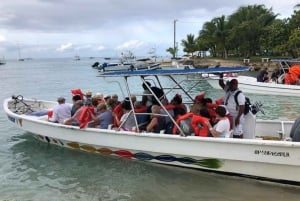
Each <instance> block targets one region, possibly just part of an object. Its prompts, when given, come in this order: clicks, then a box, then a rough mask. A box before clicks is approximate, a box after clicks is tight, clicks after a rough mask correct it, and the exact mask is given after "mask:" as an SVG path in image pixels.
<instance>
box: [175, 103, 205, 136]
mask: <svg viewBox="0 0 300 201" xmlns="http://www.w3.org/2000/svg"><path fill="white" fill-rule="evenodd" d="M199 110H200V107H199V105H198V104H194V105H192V106H191V109H190V112H188V113H186V114H184V115H181V116H179V117H178V118H177V119H176V123H177V124H178V125H179V126H180V128H181V130H182V131H183V133H184V135H186V136H187V135H196V136H201V137H207V136H208V134H209V131H208V126H207V123H206V122H207V121H209V119H208V118H206V117H203V116H200V115H198V113H199V112H200V111H199ZM173 134H178V128H177V126H176V125H174V128H173Z"/></svg>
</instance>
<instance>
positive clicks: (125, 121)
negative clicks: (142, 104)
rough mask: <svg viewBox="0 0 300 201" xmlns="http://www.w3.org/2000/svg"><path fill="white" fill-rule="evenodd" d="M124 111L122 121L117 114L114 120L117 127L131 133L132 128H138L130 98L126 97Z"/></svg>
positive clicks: (122, 105)
mask: <svg viewBox="0 0 300 201" xmlns="http://www.w3.org/2000/svg"><path fill="white" fill-rule="evenodd" d="M121 107H122V110H123V112H124V114H123V115H122V117H121V119H119V117H118V116H117V115H116V114H113V115H114V119H115V121H116V125H117V126H118V127H120V126H121V128H120V129H121V130H126V131H130V130H132V128H134V127H136V124H135V120H134V116H133V113H132V108H131V104H130V101H129V98H128V97H126V98H125V99H124V101H123V102H122V103H121Z"/></svg>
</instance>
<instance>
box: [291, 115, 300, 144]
mask: <svg viewBox="0 0 300 201" xmlns="http://www.w3.org/2000/svg"><path fill="white" fill-rule="evenodd" d="M290 137H291V138H292V141H293V142H300V117H298V118H297V119H296V120H295V122H294V124H293V126H292V129H291V132H290Z"/></svg>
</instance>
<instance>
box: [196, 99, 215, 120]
mask: <svg viewBox="0 0 300 201" xmlns="http://www.w3.org/2000/svg"><path fill="white" fill-rule="evenodd" d="M196 104H197V105H199V111H198V113H197V114H198V115H201V116H203V117H206V118H209V119H210V123H211V124H214V122H215V119H216V112H215V110H214V109H215V108H214V107H215V104H212V100H211V99H210V98H203V99H201V100H200V101H198V102H197V103H196Z"/></svg>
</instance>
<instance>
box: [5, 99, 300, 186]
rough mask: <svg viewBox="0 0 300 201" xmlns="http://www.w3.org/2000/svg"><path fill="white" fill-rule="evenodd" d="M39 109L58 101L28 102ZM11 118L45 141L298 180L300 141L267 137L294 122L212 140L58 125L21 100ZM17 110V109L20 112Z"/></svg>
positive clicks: (10, 104) (11, 107)
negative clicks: (31, 111)
mask: <svg viewBox="0 0 300 201" xmlns="http://www.w3.org/2000/svg"><path fill="white" fill-rule="evenodd" d="M25 101H26V103H27V104H28V105H30V107H31V108H32V109H34V110H35V111H37V109H40V110H44V109H51V108H53V106H54V105H55V104H56V103H55V102H45V101H35V100H25ZM4 110H5V112H6V114H7V116H8V119H9V120H11V121H12V122H14V123H15V124H16V125H18V127H20V128H21V129H23V130H25V131H28V132H30V133H32V134H33V135H34V136H35V137H36V138H37V139H39V140H42V141H44V142H47V143H51V144H55V145H59V146H63V147H67V148H72V149H77V150H82V151H88V152H93V153H101V154H108V155H117V156H121V157H127V158H131V159H138V160H143V161H149V162H155V163H164V164H168V165H177V166H183V167H189V168H197V169H205V170H212V171H217V172H222V173H231V174H239V175H247V176H251V177H259V178H263V179H270V180H276V181H281V182H291V183H296V184H297V182H300V168H299V167H300V157H299V156H300V143H297V142H291V141H283V140H282V141H279V140H277V141H276V140H263V138H265V139H266V136H271V137H272V138H274V139H275V138H277V139H279V137H280V135H279V134H278V132H284V133H283V136H286V135H288V133H289V130H290V128H291V126H292V124H293V122H291V121H286V122H283V121H263V120H261V121H257V123H256V130H255V136H256V139H232V138H209V137H197V136H188V137H182V136H179V135H169V134H157V133H156V134H155V133H134V132H128V131H115V130H106V129H96V128H84V129H79V128H78V127H74V126H66V125H61V124H55V123H51V122H48V121H47V116H46V115H44V116H41V117H36V116H30V115H26V114H17V113H18V111H21V110H22V105H21V104H19V103H18V104H17V105H16V104H14V100H12V99H6V100H5V102H4ZM16 111H17V113H16Z"/></svg>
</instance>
